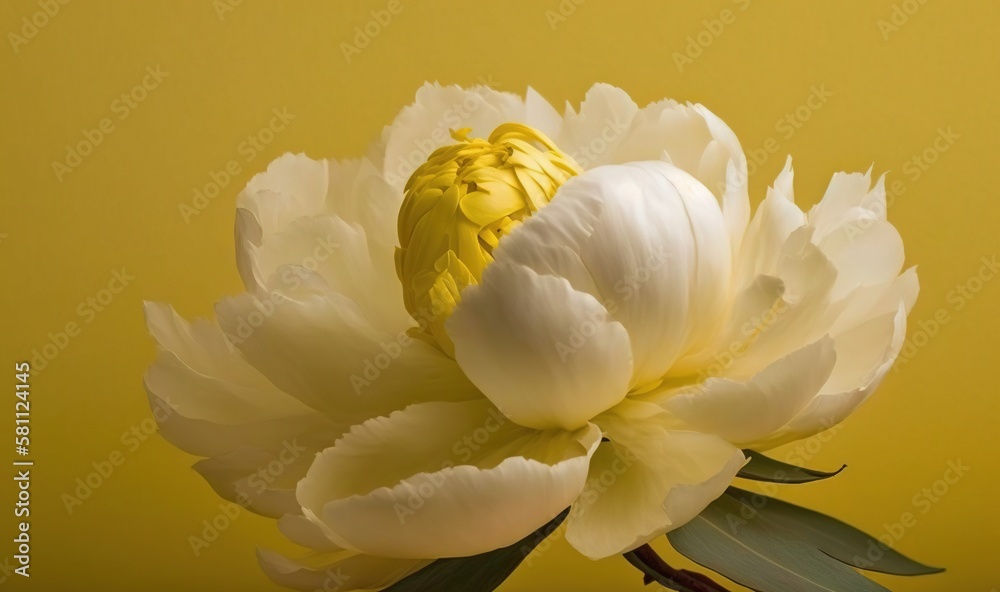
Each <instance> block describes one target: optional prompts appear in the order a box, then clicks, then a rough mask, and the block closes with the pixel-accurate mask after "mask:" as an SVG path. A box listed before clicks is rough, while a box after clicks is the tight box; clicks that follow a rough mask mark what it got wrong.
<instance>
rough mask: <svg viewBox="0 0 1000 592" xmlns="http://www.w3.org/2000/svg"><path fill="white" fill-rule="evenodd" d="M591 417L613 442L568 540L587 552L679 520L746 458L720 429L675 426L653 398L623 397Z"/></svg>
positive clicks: (628, 545)
mask: <svg viewBox="0 0 1000 592" xmlns="http://www.w3.org/2000/svg"><path fill="white" fill-rule="evenodd" d="M595 421H596V422H597V423H598V424H599V425H600V426H601V428H602V429H603V430H604V434H605V436H606V437H607V438H609V439H610V442H605V443H602V444H601V446H600V448H599V449H598V451H597V453H596V454H595V455H594V458H593V460H592V461H591V467H590V473H589V475H588V477H587V486H586V487H585V488H584V490H583V492H582V493H581V495H580V498H579V499H578V500H577V501H576V503H575V504H574V505H573V507H572V509H571V510H570V514H569V517H568V518H567V528H566V539H567V541H569V543H570V544H571V545H573V546H574V547H575V548H576V549H577V550H578V551H580V552H581V553H583V554H584V555H586V556H587V557H590V558H592V559H600V558H604V557H610V556H612V555H617V554H621V553H625V552H627V551H630V550H632V549H635V548H636V547H639V546H640V545H643V544H645V543H647V542H649V541H651V540H652V539H654V538H656V537H658V536H660V535H662V534H663V533H665V532H668V531H670V530H672V529H674V528H678V527H680V526H683V525H684V524H685V523H687V522H688V521H689V520H691V519H692V518H694V517H695V516H696V515H697V514H698V513H699V512H701V511H702V510H703V509H705V507H706V506H707V505H708V504H709V503H711V502H712V500H714V499H715V498H717V497H718V496H720V495H721V494H722V492H723V491H725V489H726V487H727V486H728V485H729V483H730V481H732V479H733V477H734V476H735V475H736V472H737V471H739V469H740V467H742V466H743V464H744V463H745V462H746V459H745V458H744V457H743V453H742V452H741V451H740V450H739V449H737V448H735V447H734V446H732V445H731V444H729V443H727V442H726V441H725V440H722V439H721V438H718V437H717V436H712V435H707V434H699V433H696V432H687V431H676V430H673V429H672V425H673V421H672V420H671V419H670V418H669V417H668V416H667V414H666V413H665V412H663V410H662V409H660V408H658V407H657V406H655V405H653V404H651V403H645V402H639V401H633V400H626V401H625V402H623V403H622V404H621V405H619V406H618V407H615V408H614V409H612V410H611V411H609V412H607V413H605V414H602V415H601V416H599V417H598V418H596V419H595Z"/></svg>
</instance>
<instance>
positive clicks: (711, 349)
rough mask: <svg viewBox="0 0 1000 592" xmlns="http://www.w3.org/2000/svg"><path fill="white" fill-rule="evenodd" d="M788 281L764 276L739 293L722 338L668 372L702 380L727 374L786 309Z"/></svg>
mask: <svg viewBox="0 0 1000 592" xmlns="http://www.w3.org/2000/svg"><path fill="white" fill-rule="evenodd" d="M784 293H785V283H784V282H782V281H781V280H780V279H779V278H776V277H772V276H768V275H761V276H757V278H756V279H755V280H754V281H753V282H751V283H750V285H749V286H747V287H746V288H744V289H743V290H742V291H741V292H740V293H739V294H737V295H736V296H735V297H734V299H733V302H732V305H731V312H730V313H729V319H728V320H727V321H726V324H725V325H724V327H723V329H722V330H721V331H720V332H719V335H718V338H717V339H716V340H715V341H714V342H712V343H710V344H709V345H707V346H705V348H703V349H701V350H695V351H692V352H690V353H688V354H687V355H685V356H684V357H683V358H681V359H680V360H677V362H675V363H674V365H673V366H672V367H671V368H670V372H669V373H668V375H670V376H681V377H686V376H690V375H693V374H697V375H699V379H700V380H705V379H707V378H711V377H714V376H723V375H725V374H727V373H728V372H729V370H730V369H731V367H732V361H733V359H734V358H735V357H736V356H740V355H743V352H744V351H745V350H746V348H747V346H748V345H749V344H750V343H752V342H753V341H755V340H756V339H757V338H758V337H759V336H760V334H761V332H762V331H765V330H767V327H768V326H770V325H771V324H772V323H773V322H774V321H775V320H776V319H777V316H778V314H779V311H780V310H782V305H783V303H784V301H783V300H782V296H783V295H784Z"/></svg>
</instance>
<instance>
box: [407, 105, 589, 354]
mask: <svg viewBox="0 0 1000 592" xmlns="http://www.w3.org/2000/svg"><path fill="white" fill-rule="evenodd" d="M469 131H470V130H469V129H462V130H458V131H457V132H453V133H452V137H454V138H455V140H457V141H458V143H457V144H452V145H450V146H443V147H441V148H438V149H437V150H435V151H434V152H433V153H431V155H430V157H428V159H427V162H425V163H424V164H422V165H420V167H418V168H417V170H416V171H414V172H413V175H412V176H411V177H410V179H409V180H408V181H407V183H406V188H405V192H406V195H405V197H404V199H403V204H402V207H401V208H400V212H399V221H398V231H399V245H400V246H399V248H397V249H396V274H397V275H398V277H399V280H400V281H401V282H402V284H403V302H404V304H405V306H406V310H408V311H409V313H410V315H411V316H413V318H414V319H415V320H416V321H417V322H418V323H419V324H420V329H419V330H416V331H414V333H415V335H416V336H419V337H423V338H427V339H430V340H433V341H435V342H436V343H437V344H438V345H439V346H440V347H441V349H442V350H444V351H445V352H447V353H448V354H449V355H453V354H454V346H453V345H452V343H451V340H450V339H449V338H448V336H447V334H446V333H445V330H444V322H445V321H446V320H447V318H448V317H449V316H450V315H451V311H452V310H453V309H454V308H455V306H457V305H458V303H459V302H460V301H461V292H462V290H463V289H464V288H465V287H466V286H469V285H472V284H476V283H479V281H480V279H481V278H482V275H483V270H484V269H485V268H486V266H487V265H488V264H489V263H490V262H492V261H493V255H492V253H493V249H494V248H495V247H496V246H497V244H498V243H499V241H500V239H501V238H503V237H504V236H505V235H507V234H509V233H510V232H511V231H512V230H513V229H514V228H515V227H516V226H517V225H518V224H520V222H521V221H522V220H523V219H525V218H527V217H528V216H530V215H531V214H532V213H534V212H536V211H538V209H539V208H540V207H542V206H544V205H545V204H547V203H548V202H549V200H550V199H552V197H553V196H554V195H555V193H556V190H557V189H558V188H559V186H560V185H562V184H563V183H564V182H565V181H566V180H567V179H569V178H570V177H572V176H574V175H577V174H579V173H580V172H581V169H580V167H579V165H577V164H576V162H574V161H573V159H572V158H570V157H569V156H568V155H566V154H564V153H563V152H562V151H560V150H559V149H558V148H557V147H556V146H555V144H553V143H552V140H550V139H549V138H547V137H546V136H545V135H544V134H542V133H541V132H539V131H538V130H536V129H533V128H531V127H528V126H526V125H520V124H515V123H505V124H503V125H500V126H499V127H497V128H496V129H495V130H493V133H492V134H490V137H489V138H488V139H486V140H484V139H481V138H475V139H468V138H466V135H467V134H468V133H469Z"/></svg>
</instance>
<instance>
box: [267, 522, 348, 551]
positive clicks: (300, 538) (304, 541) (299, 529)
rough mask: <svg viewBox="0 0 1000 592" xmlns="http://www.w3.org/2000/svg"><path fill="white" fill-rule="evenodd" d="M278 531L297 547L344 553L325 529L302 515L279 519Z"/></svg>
mask: <svg viewBox="0 0 1000 592" xmlns="http://www.w3.org/2000/svg"><path fill="white" fill-rule="evenodd" d="M278 530H280V531H281V534H283V535H285V536H286V537H288V540H290V541H292V542H293V543H295V544H297V545H302V546H303V547H308V548H310V549H313V550H315V551H342V550H343V549H341V548H340V547H339V546H338V545H337V544H336V543H334V542H333V541H331V540H330V539H329V537H327V536H326V534H325V533H324V530H323V527H321V526H320V525H319V524H317V523H315V522H313V521H312V520H310V519H309V518H308V517H306V516H302V515H301V514H285V515H284V516H282V517H281V518H279V519H278Z"/></svg>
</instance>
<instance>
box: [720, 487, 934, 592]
mask: <svg viewBox="0 0 1000 592" xmlns="http://www.w3.org/2000/svg"><path fill="white" fill-rule="evenodd" d="M726 495H729V496H731V497H734V498H736V499H738V500H739V501H740V502H742V503H743V504H744V505H748V506H750V507H752V508H754V510H756V511H757V512H759V513H760V514H761V515H763V516H764V517H765V518H767V519H768V520H770V521H772V522H774V523H776V524H779V525H781V526H783V527H784V528H786V529H787V530H789V531H791V532H792V533H794V534H795V535H796V536H798V537H799V538H801V539H802V540H804V541H806V542H807V543H809V544H810V545H812V546H814V547H816V548H817V549H819V550H820V551H823V552H824V553H826V554H827V555H829V556H830V557H833V558H834V559H837V560H839V561H843V562H844V563H846V564H848V565H851V566H853V567H858V568H861V569H867V570H870V571H877V572H882V573H888V574H895V575H900V576H922V575H926V574H932V573H939V572H942V571H944V569H943V568H940V567H931V566H928V565H924V564H923V563H919V562H917V561H914V560H912V559H910V558H909V557H906V556H905V555H903V554H902V553H899V552H898V551H894V550H893V549H892V547H887V546H885V545H883V544H882V543H880V542H879V541H878V539H876V538H875V537H873V536H871V535H867V534H865V533H864V532H862V531H860V530H858V529H857V528H854V527H853V526H851V525H849V524H846V523H844V522H841V521H840V520H837V519H836V518H832V517H830V516H827V515H825V514H821V513H819V512H816V511H814V510H809V509H807V508H803V507H800V506H796V505H794V504H790V503H788V502H783V501H781V500H778V499H774V498H772V497H768V496H766V495H761V494H757V493H751V492H748V491H744V490H742V489H737V488H735V487H730V488H729V490H728V491H727V492H726Z"/></svg>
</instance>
